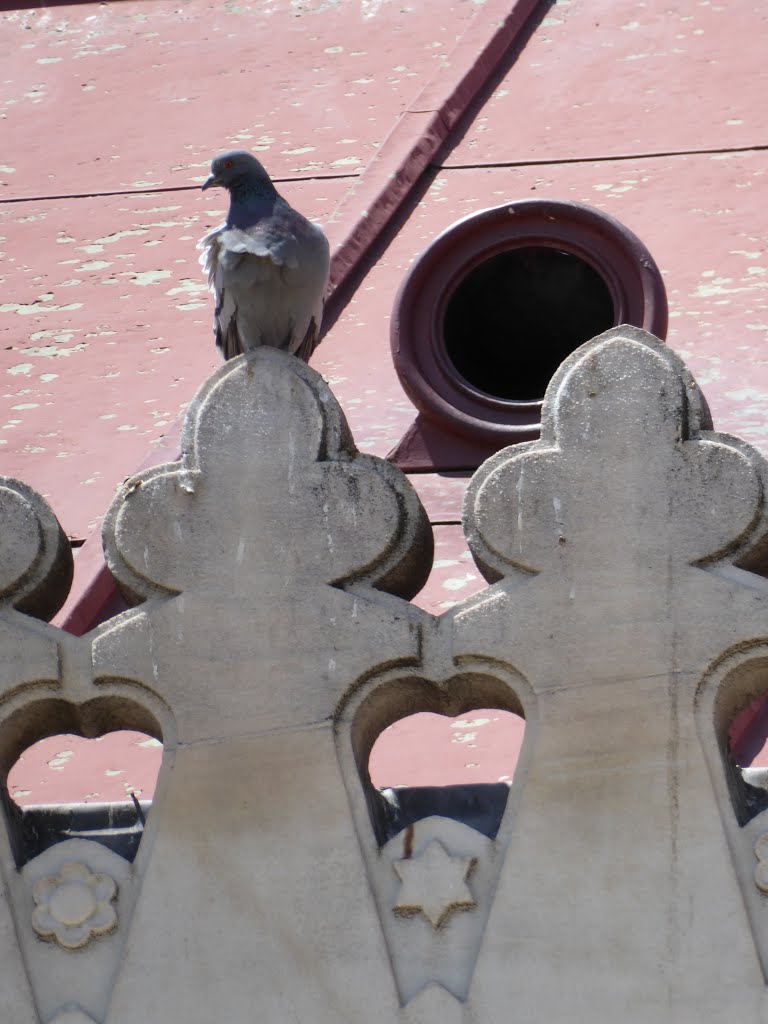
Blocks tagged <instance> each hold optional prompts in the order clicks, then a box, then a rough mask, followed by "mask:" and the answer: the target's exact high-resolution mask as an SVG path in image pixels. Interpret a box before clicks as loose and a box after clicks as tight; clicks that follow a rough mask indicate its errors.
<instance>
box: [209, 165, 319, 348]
mask: <svg viewBox="0 0 768 1024" xmlns="http://www.w3.org/2000/svg"><path fill="white" fill-rule="evenodd" d="M214 185H218V186H220V187H221V188H225V189H226V190H227V191H228V192H229V212H228V214H227V219H226V221H225V222H224V223H223V224H222V225H220V226H219V227H217V228H214V229H213V230H212V231H209V232H208V234H207V235H205V237H204V238H202V239H201V240H200V242H199V243H198V248H199V249H202V255H201V257H200V263H201V264H202V266H203V267H204V269H205V271H206V273H207V275H208V284H209V286H210V288H211V290H212V291H213V293H214V295H215V297H216V309H215V312H214V332H215V335H216V344H217V345H218V347H219V348H220V349H221V352H222V355H223V356H224V358H225V359H232V358H234V357H235V356H238V355H241V354H242V353H243V352H248V351H250V350H251V349H254V348H258V346H259V345H270V346H272V347H273V348H281V349H284V350H285V351H286V352H291V353H293V354H294V355H296V356H298V357H299V358H300V359H304V360H308V359H309V357H310V356H311V355H312V352H313V350H314V348H315V346H316V345H317V342H318V340H319V334H320V323H321V321H322V317H323V300H324V297H325V289H326V286H327V284H328V271H329V268H330V250H329V247H328V239H327V238H326V237H325V235H324V234H323V231H322V229H321V228H320V227H318V226H317V225H316V224H312V223H311V221H308V220H307V218H306V217H303V216H302V215H301V214H300V213H299V212H298V211H297V210H294V209H293V207H292V206H291V205H290V204H289V203H287V202H286V200H285V199H283V197H282V196H281V195H280V194H279V193H278V191H277V189H276V188H275V186H274V185H273V184H272V181H271V179H270V177H269V175H268V174H267V172H266V171H265V170H264V168H263V167H262V165H261V164H260V163H259V161H258V160H257V159H256V157H255V156H252V155H251V154H250V153H246V152H244V151H243V150H232V151H230V152H227V153H221V154H220V155H219V156H217V157H216V158H215V159H214V160H213V162H212V163H211V174H210V177H209V178H207V179H206V181H205V182H204V183H203V186H202V187H203V189H207V188H211V187H212V186H214Z"/></svg>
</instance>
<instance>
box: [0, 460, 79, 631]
mask: <svg viewBox="0 0 768 1024" xmlns="http://www.w3.org/2000/svg"><path fill="white" fill-rule="evenodd" d="M72 568H73V563H72V549H71V547H70V544H69V541H68V540H67V537H66V535H65V533H64V531H63V530H62V528H61V526H60V524H59V521H58V519H57V518H56V516H55V515H54V514H53V512H52V511H51V508H50V506H49V505H48V503H47V502H46V501H44V500H43V499H42V498H41V497H40V495H39V494H38V493H37V492H36V491H33V490H32V488H31V487H28V486H27V485H26V484H23V483H21V482H20V481H19V480H12V479H11V478H10V477H0V606H1V605H10V606H11V607H12V608H16V609H17V611H20V612H26V613H27V614H28V615H34V616H35V618H38V619H50V618H52V617H53V616H54V615H55V614H56V612H57V611H58V610H59V608H60V607H61V606H62V604H63V603H64V601H65V599H66V597H67V594H68V593H69V588H70V586H71V584H72Z"/></svg>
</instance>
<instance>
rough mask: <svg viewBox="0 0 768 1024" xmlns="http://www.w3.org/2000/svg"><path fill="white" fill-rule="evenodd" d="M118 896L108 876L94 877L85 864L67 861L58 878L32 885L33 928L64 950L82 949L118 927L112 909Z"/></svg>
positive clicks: (115, 887)
mask: <svg viewBox="0 0 768 1024" xmlns="http://www.w3.org/2000/svg"><path fill="white" fill-rule="evenodd" d="M116 896H117V885H116V883H115V880H114V879H113V878H110V877H109V875H104V874H94V873H93V872H92V871H91V870H90V868H88V867H86V865H85V864H81V863H79V862H78V861H67V862H66V864H62V866H61V869H60V871H59V873H58V874H57V875H54V876H53V877H49V878H42V879H40V881H39V882H36V883H35V885H34V886H33V888H32V897H33V899H34V901H35V904H36V906H35V909H34V911H33V913H32V927H33V928H34V929H35V931H36V932H37V934H38V935H39V936H40V937H41V938H43V939H53V940H54V941H55V942H58V944H59V945H60V946H63V947H64V948H65V949H80V948H81V947H82V946H86V945H87V944H88V943H89V942H90V941H91V939H92V938H93V937H94V936H96V935H106V934H107V933H108V932H111V931H112V930H113V929H114V928H116V927H117V914H116V912H115V908H114V907H113V906H112V901H113V900H114V899H115V898H116Z"/></svg>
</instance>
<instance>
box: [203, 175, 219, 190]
mask: <svg viewBox="0 0 768 1024" xmlns="http://www.w3.org/2000/svg"><path fill="white" fill-rule="evenodd" d="M218 184H219V182H218V179H217V178H216V175H215V174H211V175H209V177H207V178H206V179H205V181H204V182H203V184H202V185H201V186H200V190H201V191H202V192H205V190H206V189H207V188H211V187H212V186H213V185H218Z"/></svg>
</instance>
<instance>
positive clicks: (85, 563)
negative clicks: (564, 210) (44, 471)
mask: <svg viewBox="0 0 768 1024" xmlns="http://www.w3.org/2000/svg"><path fill="white" fill-rule="evenodd" d="M540 3H541V0H513V2H512V3H510V0H487V2H486V3H485V4H484V5H483V6H481V7H479V8H478V10H477V13H476V15H475V17H474V18H473V19H472V21H471V22H470V24H469V25H468V27H467V29H466V31H465V32H464V34H463V35H462V36H461V38H460V39H459V41H458V43H457V44H456V46H455V47H454V49H453V50H452V51H451V54H450V56H449V58H448V60H447V62H446V64H445V65H444V66H443V67H441V68H440V70H439V71H438V72H437V74H436V75H435V76H434V77H433V78H432V79H431V80H430V81H429V82H428V83H427V85H426V86H425V87H424V88H423V89H422V90H421V91H420V92H419V93H418V95H417V96H416V97H415V99H414V100H413V102H412V103H410V104H409V106H408V109H407V110H405V111H404V112H403V113H402V114H401V115H400V117H399V118H398V120H397V122H396V124H395V126H394V127H393V129H392V131H391V132H390V133H389V135H388V136H387V137H386V138H385V139H384V141H383V143H382V144H381V146H380V147H379V149H378V150H377V152H376V153H375V155H374V156H373V158H372V159H371V161H370V162H369V163H368V165H367V166H366V168H365V170H364V171H363V173H362V174H361V175H360V176H359V178H358V183H357V184H356V185H355V186H353V187H352V189H350V191H349V192H348V193H347V195H346V196H345V197H344V199H343V200H342V202H341V204H340V205H339V206H338V207H337V209H336V211H335V212H334V214H333V216H332V218H331V219H330V221H329V223H328V224H327V225H326V230H327V233H328V235H329V238H330V241H331V247H332V251H333V256H332V260H331V276H330V290H329V299H330V298H332V297H333V295H334V294H335V293H336V292H337V291H338V290H339V289H340V287H341V286H342V285H343V284H344V283H345V282H346V281H347V279H348V278H349V276H350V275H351V274H352V272H353V271H354V270H356V269H359V267H360V262H361V260H363V259H364V258H365V256H366V254H367V253H368V252H369V250H370V249H371V247H372V246H373V245H374V243H375V242H376V240H377V239H378V238H379V237H380V235H381V234H382V232H383V231H384V230H385V228H386V227H387V225H388V224H389V222H390V221H391V219H392V218H393V217H394V215H395V214H396V213H397V211H398V210H399V209H400V208H401V206H402V205H403V203H404V202H405V200H406V199H407V198H408V196H409V195H410V193H411V191H412V190H413V188H414V186H415V185H416V182H417V181H418V180H419V178H420V177H421V175H422V174H423V172H424V171H425V170H426V168H427V166H428V165H429V163H430V161H431V160H432V159H433V157H434V156H435V154H436V153H437V152H438V150H439V149H440V147H441V146H442V145H443V143H444V142H445V140H446V139H447V137H448V135H449V133H450V132H451V130H452V129H453V128H454V126H455V125H456V122H457V121H458V120H459V118H460V117H461V116H462V114H464V113H465V111H466V110H467V108H468V107H469V105H470V103H471V102H472V101H473V100H474V99H475V98H476V97H477V95H478V93H479V92H480V91H481V89H482V88H483V86H484V85H485V84H486V82H487V81H488V79H489V78H490V77H491V75H492V74H493V73H494V71H495V70H496V69H497V67H498V66H499V64H500V63H501V61H502V60H503V59H504V58H505V57H506V56H507V55H508V53H509V50H510V48H511V47H512V46H513V45H514V43H515V41H516V40H517V38H518V36H519V34H520V33H521V31H522V30H523V28H524V27H525V25H526V23H527V22H528V20H529V18H530V17H531V15H532V14H533V13H534V11H535V10H536V8H537V7H539V6H540ZM179 433H180V431H179V427H178V425H176V426H174V428H173V429H172V430H171V431H169V432H168V434H166V435H165V438H164V441H163V445H162V447H156V448H153V449H152V450H151V451H150V452H149V453H148V454H147V457H146V458H145V459H144V461H143V462H142V465H141V466H140V467H139V469H143V468H148V467H149V466H155V465H158V463H161V462H165V461H173V460H174V459H177V458H178V452H179V442H178V438H179ZM137 472H138V470H137ZM99 540H100V538H99V536H98V535H96V534H91V535H90V537H88V538H87V539H86V542H85V544H83V546H82V547H81V548H80V549H79V550H78V552H77V554H76V556H75V562H76V565H75V583H74V586H73V588H72V590H71V592H70V594H69V597H68V598H67V601H66V602H65V604H64V606H63V608H62V609H61V611H60V612H59V614H58V615H57V616H56V618H55V619H54V620H53V621H54V623H55V624H56V625H58V626H60V627H61V628H62V629H65V630H67V632H69V633H73V634H74V635H75V636H82V635H83V633H86V632H87V631H88V630H89V629H92V628H93V627H94V626H95V625H96V624H97V623H98V622H99V621H100V617H101V612H102V611H103V609H104V608H106V607H107V605H108V604H109V602H110V601H111V600H112V598H113V596H114V592H115V587H114V582H113V580H112V577H111V575H110V573H109V570H108V569H107V567H106V565H105V563H104V556H103V553H102V550H101V544H100V543H99Z"/></svg>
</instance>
